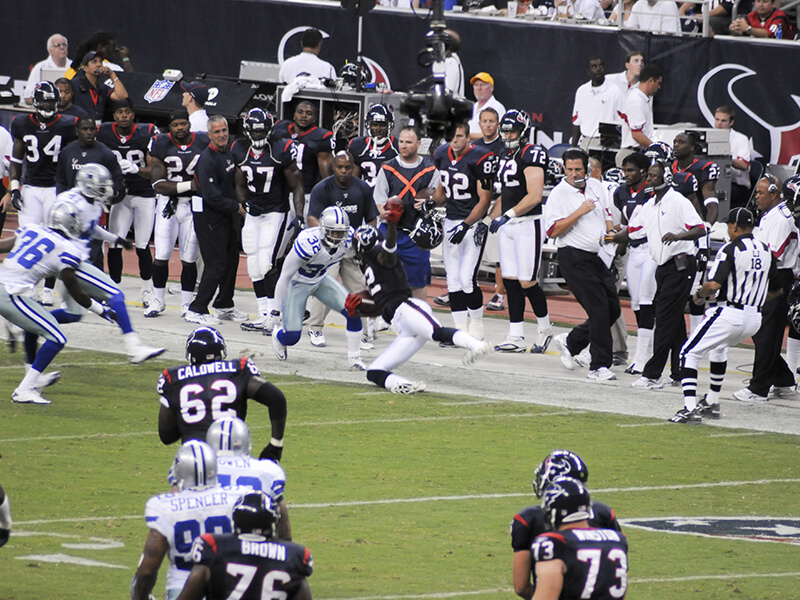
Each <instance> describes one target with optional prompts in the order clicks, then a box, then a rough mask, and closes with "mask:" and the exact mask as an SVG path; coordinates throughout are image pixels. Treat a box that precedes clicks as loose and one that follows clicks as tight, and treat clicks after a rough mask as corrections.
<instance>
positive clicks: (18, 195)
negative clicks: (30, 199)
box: [9, 190, 22, 210]
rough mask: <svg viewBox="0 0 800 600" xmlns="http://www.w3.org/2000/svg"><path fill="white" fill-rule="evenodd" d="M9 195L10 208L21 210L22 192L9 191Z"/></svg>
mask: <svg viewBox="0 0 800 600" xmlns="http://www.w3.org/2000/svg"><path fill="white" fill-rule="evenodd" d="M9 194H11V206H13V207H14V208H15V209H17V210H20V209H21V208H22V192H20V191H19V190H11V191H10V192H9Z"/></svg>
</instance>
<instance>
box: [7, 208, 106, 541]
mask: <svg viewBox="0 0 800 600" xmlns="http://www.w3.org/2000/svg"><path fill="white" fill-rule="evenodd" d="M82 233H83V226H82V224H81V215H80V213H79V211H78V210H77V209H76V207H75V206H73V205H72V204H70V203H68V202H59V201H57V202H56V203H55V204H53V206H52V208H51V209H50V213H49V215H48V219H47V227H42V226H41V225H38V224H35V223H31V224H29V225H26V226H24V227H22V228H20V229H19V230H17V232H16V235H15V236H14V237H10V238H5V239H3V240H0V252H9V251H11V253H10V254H9V255H8V256H7V257H6V259H5V260H4V261H3V263H2V266H0V315H2V316H3V317H5V318H6V319H8V320H9V321H10V322H11V323H14V324H15V325H18V326H19V327H21V328H22V329H24V330H25V331H26V332H27V333H26V336H25V351H26V354H27V359H26V362H27V364H28V366H29V368H28V369H27V372H26V374H25V377H24V378H23V380H22V382H21V383H20V384H19V385H18V386H17V389H16V390H14V393H13V394H12V395H11V399H12V400H13V401H14V402H20V403H30V404H50V400H47V399H46V398H43V397H42V395H41V393H40V391H41V390H42V389H43V388H44V387H46V386H48V385H52V384H53V383H55V382H56V381H58V380H59V379H60V378H61V374H60V373H59V372H58V371H54V372H51V373H48V374H47V375H43V373H44V370H45V369H46V368H47V367H48V365H49V364H50V363H51V362H52V360H53V359H54V358H55V357H56V355H57V354H58V353H59V352H60V351H61V349H62V348H63V347H64V344H66V342H67V338H66V336H65V335H64V333H63V332H62V331H61V328H60V327H59V326H58V322H57V321H56V318H55V317H54V316H53V315H52V314H50V313H49V312H48V311H47V310H46V309H45V308H43V307H42V305H41V304H39V303H38V302H36V301H35V300H33V299H32V298H31V297H30V292H31V291H32V290H33V289H34V288H35V287H36V284H37V283H39V281H40V280H41V279H43V278H45V277H54V278H55V277H56V276H59V277H60V278H61V280H62V281H63V282H64V285H65V286H66V288H67V290H68V292H69V293H70V295H71V296H72V298H74V299H75V301H76V302H78V303H79V304H80V305H81V306H83V307H84V308H88V309H89V310H91V311H92V312H93V313H95V314H97V315H100V316H102V317H104V318H108V319H113V315H112V313H111V311H109V310H108V307H105V306H103V305H102V304H100V303H99V302H96V301H94V300H92V299H91V298H89V296H88V295H87V294H86V292H84V291H83V290H82V289H81V287H80V284H79V281H78V278H77V276H76V272H77V271H78V269H79V267H80V264H81V249H80V247H79V245H80V237H81V234H82ZM38 336H42V337H43V338H44V339H45V342H44V344H42V347H41V348H39V350H38V352H37V349H36V345H37V344H36V338H37V337H38ZM0 523H2V519H0ZM1 526H2V525H0V527H1Z"/></svg>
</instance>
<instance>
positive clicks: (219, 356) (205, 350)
mask: <svg viewBox="0 0 800 600" xmlns="http://www.w3.org/2000/svg"><path fill="white" fill-rule="evenodd" d="M227 355H228V351H227V348H226V347H225V339H224V338H223V337H222V334H221V333H220V332H219V331H217V330H216V329H214V328H213V327H198V328H197V329H195V330H194V331H193V332H192V334H191V335H190V336H189V339H187V340H186V360H188V361H189V362H190V363H191V364H193V365H202V364H204V363H209V362H214V361H218V360H225V357H226V356H227Z"/></svg>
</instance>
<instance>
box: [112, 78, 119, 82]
mask: <svg viewBox="0 0 800 600" xmlns="http://www.w3.org/2000/svg"><path fill="white" fill-rule="evenodd" d="M118 81H119V77H116V78H115V79H112V80H111V83H117V82H118Z"/></svg>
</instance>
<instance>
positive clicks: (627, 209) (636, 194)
mask: <svg viewBox="0 0 800 600" xmlns="http://www.w3.org/2000/svg"><path fill="white" fill-rule="evenodd" d="M646 187H647V182H646V181H642V183H641V184H640V185H639V189H633V188H632V187H631V186H629V185H628V184H623V185H621V186H619V187H618V188H617V189H615V190H614V206H616V207H617V209H618V210H619V212H621V213H622V214H623V215H624V216H625V222H626V223H629V222H630V220H631V215H633V209H635V208H636V207H637V206H641V205H642V204H644V203H645V202H647V201H648V200H649V199H650V198H652V197H653V194H652V193H649V194H648V193H647V192H645V188H646Z"/></svg>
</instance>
